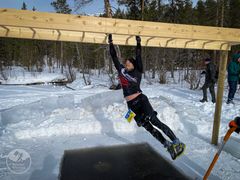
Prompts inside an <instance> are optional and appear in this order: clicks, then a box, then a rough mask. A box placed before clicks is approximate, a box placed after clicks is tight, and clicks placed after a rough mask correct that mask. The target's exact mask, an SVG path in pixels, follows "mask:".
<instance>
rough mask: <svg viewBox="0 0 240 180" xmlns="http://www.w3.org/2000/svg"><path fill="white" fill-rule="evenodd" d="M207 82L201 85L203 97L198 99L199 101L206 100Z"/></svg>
mask: <svg viewBox="0 0 240 180" xmlns="http://www.w3.org/2000/svg"><path fill="white" fill-rule="evenodd" d="M208 87H209V86H208V83H206V82H205V83H204V85H203V87H202V91H203V99H202V100H200V102H206V101H207V88H208Z"/></svg>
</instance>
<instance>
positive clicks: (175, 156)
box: [167, 144, 177, 160]
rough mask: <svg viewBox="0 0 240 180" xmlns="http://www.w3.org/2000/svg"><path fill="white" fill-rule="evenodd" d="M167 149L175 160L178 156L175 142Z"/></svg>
mask: <svg viewBox="0 0 240 180" xmlns="http://www.w3.org/2000/svg"><path fill="white" fill-rule="evenodd" d="M167 151H168V152H169V154H170V155H171V158H172V159H173V160H175V159H176V158H177V152H176V149H175V148H174V145H173V144H171V145H170V146H168V148H167Z"/></svg>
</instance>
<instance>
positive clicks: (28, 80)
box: [0, 66, 67, 84]
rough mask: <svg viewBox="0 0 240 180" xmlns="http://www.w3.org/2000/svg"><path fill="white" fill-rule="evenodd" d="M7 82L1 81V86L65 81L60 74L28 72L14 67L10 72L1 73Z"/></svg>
mask: <svg viewBox="0 0 240 180" xmlns="http://www.w3.org/2000/svg"><path fill="white" fill-rule="evenodd" d="M3 73H4V74H5V76H6V79H7V80H1V81H0V82H1V84H34V83H49V82H59V81H67V78H66V77H65V76H64V75H63V74H61V73H47V72H44V73H41V72H28V71H27V70H25V69H24V68H22V67H18V66H14V67H11V70H5V71H4V72H3Z"/></svg>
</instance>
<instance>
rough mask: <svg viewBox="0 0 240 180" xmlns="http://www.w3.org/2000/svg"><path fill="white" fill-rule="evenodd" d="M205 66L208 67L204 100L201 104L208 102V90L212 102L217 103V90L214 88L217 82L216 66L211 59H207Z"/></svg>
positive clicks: (203, 88) (204, 86)
mask: <svg viewBox="0 0 240 180" xmlns="http://www.w3.org/2000/svg"><path fill="white" fill-rule="evenodd" d="M205 65H206V70H205V82H204V85H203V87H202V90H203V99H202V100H200V102H202V103H204V102H207V101H208V99H207V89H208V88H209V91H210V93H211V96H212V102H213V103H215V102H216V98H215V90H214V86H215V83H216V82H217V71H216V66H215V65H214V64H213V62H212V60H211V59H210V58H206V59H205Z"/></svg>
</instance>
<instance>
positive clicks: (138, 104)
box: [127, 94, 168, 146]
mask: <svg viewBox="0 0 240 180" xmlns="http://www.w3.org/2000/svg"><path fill="white" fill-rule="evenodd" d="M142 96H143V95H142V94H141V95H139V96H138V97H137V98H136V99H134V100H133V101H130V102H128V103H127V104H128V108H129V109H131V110H132V111H133V112H134V113H135V114H136V116H135V118H134V119H135V121H136V123H137V125H138V126H139V127H140V126H142V127H144V128H145V129H146V130H147V131H148V132H150V133H151V134H152V136H153V137H155V138H156V139H157V140H158V141H160V142H161V143H162V144H163V145H164V146H166V144H168V141H167V140H166V139H165V138H164V137H163V135H162V134H161V133H160V132H159V131H158V130H157V129H156V128H155V127H153V126H152V124H151V123H150V122H148V121H145V119H144V118H145V115H144V112H143V109H144V108H143V104H142ZM146 108H147V111H153V110H152V107H151V106H148V107H146Z"/></svg>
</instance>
